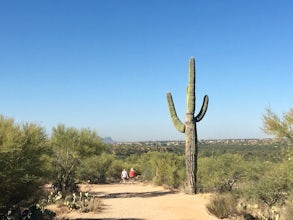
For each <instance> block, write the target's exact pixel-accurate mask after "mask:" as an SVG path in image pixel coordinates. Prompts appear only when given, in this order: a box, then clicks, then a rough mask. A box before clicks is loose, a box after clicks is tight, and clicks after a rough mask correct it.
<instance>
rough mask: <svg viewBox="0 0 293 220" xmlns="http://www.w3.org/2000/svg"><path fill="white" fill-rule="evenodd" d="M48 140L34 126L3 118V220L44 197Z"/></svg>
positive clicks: (0, 144)
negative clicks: (42, 186) (45, 154)
mask: <svg viewBox="0 0 293 220" xmlns="http://www.w3.org/2000/svg"><path fill="white" fill-rule="evenodd" d="M47 141H48V140H47V136H46V134H45V131H44V129H43V128H41V127H39V126H38V125H35V124H24V125H18V124H15V123H14V121H13V119H6V118H4V117H3V116H0V167H1V169H0V195H1V196H0V218H2V219H6V217H5V216H7V213H8V211H9V212H13V213H16V214H19V208H20V207H27V206H30V205H31V204H33V203H34V202H35V201H36V200H37V197H38V196H39V194H40V193H41V191H42V190H41V185H42V184H43V183H44V181H45V178H43V177H44V176H45V174H46V166H45V163H46V161H44V160H43V159H44V153H45V152H47V149H48V145H47Z"/></svg>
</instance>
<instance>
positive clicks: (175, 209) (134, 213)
mask: <svg viewBox="0 0 293 220" xmlns="http://www.w3.org/2000/svg"><path fill="white" fill-rule="evenodd" d="M80 189H81V190H82V191H89V192H90V193H93V194H95V195H96V196H98V197H100V198H101V201H102V211H101V212H98V213H93V212H89V213H81V212H78V211H72V212H69V213H67V212H65V213H62V214H59V215H58V216H59V217H65V218H67V219H108V220H118V219H125V220H126V219H132V220H180V219H182V220H217V219H218V218H216V217H215V216H212V215H210V214H209V213H208V211H207V209H206V207H205V205H206V204H207V203H208V202H209V199H210V195H209V194H197V195H186V194H184V193H180V192H173V191H170V190H167V189H164V188H163V187H157V186H152V185H149V184H142V183H133V184H131V183H125V184H123V183H121V184H109V185H92V184H91V185H86V184H85V185H80ZM51 208H53V209H54V207H51ZM55 208H56V207H55Z"/></svg>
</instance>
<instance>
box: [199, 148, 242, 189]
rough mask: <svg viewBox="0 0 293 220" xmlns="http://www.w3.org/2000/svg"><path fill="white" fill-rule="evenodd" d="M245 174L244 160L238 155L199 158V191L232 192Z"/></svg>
mask: <svg viewBox="0 0 293 220" xmlns="http://www.w3.org/2000/svg"><path fill="white" fill-rule="evenodd" d="M245 173H246V171H245V165H244V160H243V158H242V157H241V156H240V155H238V154H229V153H226V154H222V155H220V156H217V157H215V158H209V157H205V158H199V160H198V188H199V191H220V192H227V191H232V190H233V189H234V188H235V186H236V185H237V183H238V181H239V180H240V179H241V178H243V176H244V175H245Z"/></svg>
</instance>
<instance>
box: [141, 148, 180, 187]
mask: <svg viewBox="0 0 293 220" xmlns="http://www.w3.org/2000/svg"><path fill="white" fill-rule="evenodd" d="M140 169H141V172H142V176H143V178H144V179H146V180H151V181H153V182H154V183H155V184H157V185H168V186H170V187H174V188H178V187H179V186H180V185H181V184H182V183H183V181H184V178H185V170H184V157H183V156H178V155H176V154H173V153H158V152H150V153H147V154H144V155H142V157H141V165H140Z"/></svg>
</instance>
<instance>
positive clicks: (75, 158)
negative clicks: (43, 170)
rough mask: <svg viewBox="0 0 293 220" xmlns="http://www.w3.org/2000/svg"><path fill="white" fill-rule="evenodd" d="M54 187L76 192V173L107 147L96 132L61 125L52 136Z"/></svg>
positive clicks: (55, 128)
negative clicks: (86, 161) (84, 163)
mask: <svg viewBox="0 0 293 220" xmlns="http://www.w3.org/2000/svg"><path fill="white" fill-rule="evenodd" d="M51 146H52V148H53V151H54V156H53V158H54V159H53V161H52V163H53V167H54V169H53V172H52V173H53V177H54V185H55V187H57V189H58V190H59V191H68V190H69V191H74V190H75V182H76V173H77V169H78V168H79V167H80V166H79V165H80V164H82V163H83V161H84V160H85V159H86V158H89V157H92V156H96V155H100V154H101V153H102V152H103V151H104V150H105V145H104V144H103V143H102V140H101V138H100V137H99V136H98V135H97V133H96V132H95V131H91V130H90V129H76V128H73V127H66V126H65V125H63V124H59V125H58V126H57V127H54V128H53V132H52V136H51Z"/></svg>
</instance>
